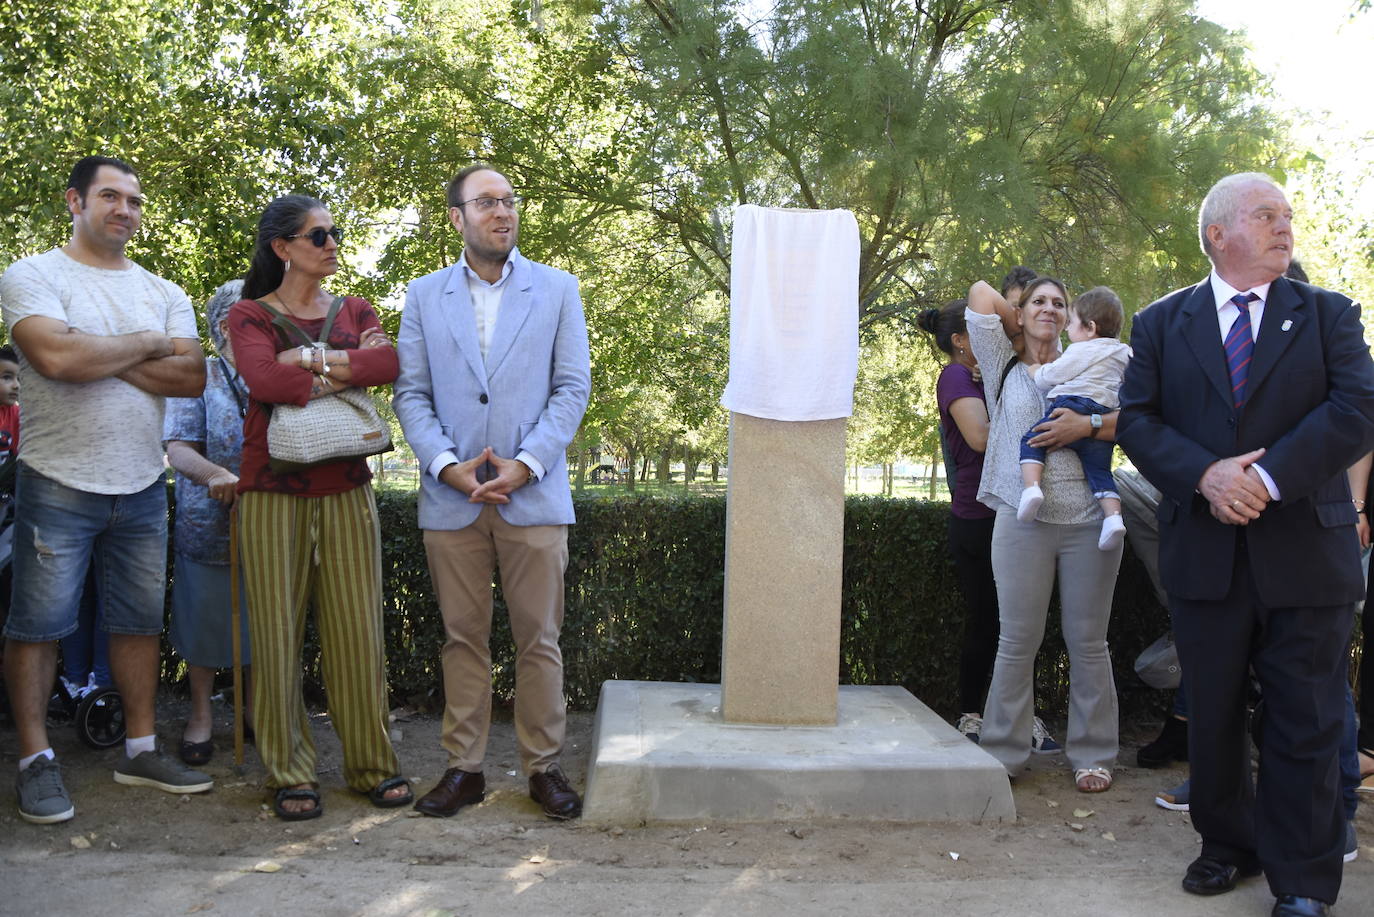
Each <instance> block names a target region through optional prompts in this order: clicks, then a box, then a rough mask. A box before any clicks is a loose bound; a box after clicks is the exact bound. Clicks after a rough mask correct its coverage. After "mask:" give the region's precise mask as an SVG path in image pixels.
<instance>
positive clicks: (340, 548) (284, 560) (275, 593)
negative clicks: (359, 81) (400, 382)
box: [229, 194, 413, 821]
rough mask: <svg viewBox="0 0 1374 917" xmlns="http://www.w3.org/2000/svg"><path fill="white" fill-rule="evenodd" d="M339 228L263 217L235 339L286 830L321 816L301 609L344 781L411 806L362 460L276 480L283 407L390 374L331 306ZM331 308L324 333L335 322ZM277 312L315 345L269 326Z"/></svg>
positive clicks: (379, 354)
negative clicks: (275, 432)
mask: <svg viewBox="0 0 1374 917" xmlns="http://www.w3.org/2000/svg"><path fill="white" fill-rule="evenodd" d="M342 237H343V233H342V232H341V231H340V230H339V228H338V227H337V226H335V225H334V219H333V217H331V216H330V215H329V211H328V210H326V209H325V207H324V205H323V204H321V203H320V202H319V201H317V200H315V199H314V198H311V197H306V196H305V195H301V194H289V195H286V196H285V197H279V198H277V199H276V200H274V201H272V203H270V204H268V205H267V209H266V210H265V211H264V212H263V215H262V219H261V220H259V222H258V234H257V243H256V246H255V248H254V251H253V262H252V265H251V267H249V269H248V274H247V276H246V277H244V280H243V297H244V298H243V299H241V300H239V301H238V302H237V303H235V304H234V307H233V308H232V309H231V310H230V311H229V337H230V340H231V341H232V343H233V349H234V354H235V355H236V356H237V358H238V368H239V372H240V373H241V374H242V375H243V378H244V381H246V382H247V383H248V390H249V393H250V399H249V407H248V416H247V418H246V419H245V420H244V425H243V462H242V466H241V469H240V471H239V483H238V494H239V518H240V522H241V524H242V525H241V534H242V537H241V544H242V548H243V568H244V580H245V583H246V585H247V587H248V588H247V591H248V608H249V625H250V631H251V633H252V638H253V670H254V682H255V683H254V688H255V691H254V694H253V714H254V717H253V719H254V725H255V726H256V729H257V746H258V754H259V755H260V757H261V758H262V762H263V766H264V767H266V769H267V786H268V788H269V789H270V790H272V791H274V793H275V799H274V803H273V807H274V809H275V810H276V812H277V815H278V816H280V817H281V818H282V819H285V820H288V821H299V820H301V819H306V818H314V817H316V816H317V815H319V814H320V813H321V812H322V811H323V808H322V803H321V801H320V794H319V792H318V790H317V786H318V784H317V781H316V775H315V744H314V741H313V740H312V738H311V735H310V720H309V718H308V716H307V715H306V711H305V703H304V701H303V700H302V696H301V658H300V657H301V646H302V643H303V641H304V637H305V614H306V609H307V608H313V609H314V613H315V621H316V624H317V625H318V627H319V633H320V653H321V656H322V663H323V665H322V669H323V672H324V682H325V691H326V692H327V694H328V697H329V713H330V719H331V720H332V722H333V725H334V729H335V731H336V732H337V733H338V735H339V741H340V742H341V743H342V745H343V758H344V769H343V776H344V780H345V781H346V782H347V783H348V785H349V786H350V787H351V788H352V789H354V790H355V791H357V792H359V793H364V794H366V795H367V797H368V798H369V799H371V800H372V803H373V804H374V805H377V806H383V807H390V806H403V805H406V804H407V803H409V802H410V801H411V799H412V796H413V794H412V791H411V788H410V784H409V783H408V782H407V781H406V779H405V778H404V777H401V776H399V772H400V763H399V762H398V761H397V759H396V752H395V750H394V749H393V748H392V746H391V738H390V731H389V729H388V725H387V692H386V659H385V655H384V647H383V641H382V568H381V533H380V530H379V529H378V523H377V504H376V501H375V499H374V498H373V494H372V484H371V480H372V473H371V472H370V471H369V470H368V467H367V461H366V459H362V458H349V459H342V460H339V461H335V462H328V463H326V464H321V465H314V466H311V467H308V468H305V469H303V470H299V471H285V472H277V471H273V470H272V468H271V466H270V465H269V463H268V458H269V457H268V452H267V423H268V418H269V415H270V413H271V410H272V406H273V405H274V404H280V405H286V404H294V405H305V404H307V403H308V402H310V401H311V400H313V399H315V398H328V397H332V396H333V395H334V394H335V393H337V392H338V391H340V390H342V389H345V388H349V387H360V388H362V387H368V386H373V385H385V384H386V383H389V382H392V381H394V380H395V379H396V375H397V372H398V370H399V363H398V361H397V357H396V349H395V348H394V347H393V346H392V345H391V341H390V340H388V339H387V336H386V333H385V332H384V331H382V328H381V323H380V322H379V321H378V319H377V313H376V312H374V311H373V310H372V306H371V305H370V304H368V302H367V300H364V299H359V298H358V297H356V296H348V297H335V296H333V295H331V294H330V293H326V292H325V291H324V289H323V288H322V287H321V282H322V281H323V280H324V279H325V278H326V277H329V276H330V275H332V274H333V273H334V272H335V271H337V270H338V267H339V262H338V250H339V242H340V241H341V239H342ZM336 299H340V300H341V302H340V303H339V304H338V306H337V314H336V315H335V317H334V320H333V322H332V323H331V324H330V325H329V328H327V329H326V328H325V325H326V321H327V318H328V316H329V315H330V314H331V313H333V312H334V310H335V301H336ZM277 316H282V317H284V318H285V319H287V320H289V321H290V322H292V323H293V324H295V325H296V327H297V328H299V329H300V330H301V331H302V332H303V333H304V335H305V337H306V339H307V340H310V341H317V342H319V343H317V344H316V345H315V346H313V347H302V346H298V342H297V341H295V340H288V339H287V336H286V334H285V332H284V331H283V330H282V329H280V328H278V327H277V326H275V325H273V319H274V318H275V317H277Z"/></svg>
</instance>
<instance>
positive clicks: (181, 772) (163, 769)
mask: <svg viewBox="0 0 1374 917" xmlns="http://www.w3.org/2000/svg"><path fill="white" fill-rule="evenodd" d="M114 778H115V783H123V784H126V785H128V786H151V787H155V788H157V789H159V790H162V791H163V792H164V793H204V792H205V791H206V790H208V789H210V788H211V787H213V786H214V785H215V781H214V780H213V779H211V778H210V777H208V776H207V775H205V774H202V773H201V772H200V771H193V770H191V769H190V768H189V767H187V766H186V765H184V764H182V763H181V762H180V761H178V760H176V759H175V758H170V757H168V756H167V755H164V754H163V753H162V749H161V748H159V749H157V750H156V751H145V752H143V753H141V754H138V755H135V756H134V757H132V758H127V757H126V758H122V759H121V760H120V762H119V764H118V766H116V767H115V772H114Z"/></svg>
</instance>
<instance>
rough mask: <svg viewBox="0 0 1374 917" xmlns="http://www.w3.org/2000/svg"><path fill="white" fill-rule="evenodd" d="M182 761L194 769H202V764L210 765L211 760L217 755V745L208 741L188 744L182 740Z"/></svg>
mask: <svg viewBox="0 0 1374 917" xmlns="http://www.w3.org/2000/svg"><path fill="white" fill-rule="evenodd" d="M180 754H181V760H183V761H185V762H186V763H187V764H189V765H191V766H192V767H200V766H201V765H202V764H208V763H210V758H211V757H213V756H214V754H215V743H214V742H212V741H210V740H209V739H206V740H205V741H204V742H188V741H186V740H185V739H182V740H181V749H180Z"/></svg>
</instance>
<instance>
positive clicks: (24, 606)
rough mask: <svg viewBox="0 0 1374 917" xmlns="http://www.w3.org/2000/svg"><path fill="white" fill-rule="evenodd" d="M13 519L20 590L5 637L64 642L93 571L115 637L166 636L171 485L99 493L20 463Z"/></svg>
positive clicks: (160, 483)
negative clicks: (118, 635) (168, 512)
mask: <svg viewBox="0 0 1374 917" xmlns="http://www.w3.org/2000/svg"><path fill="white" fill-rule="evenodd" d="M18 477H19V480H18V487H17V496H16V501H17V508H16V511H15V522H14V589H13V593H12V599H11V602H10V616H9V620H8V621H6V622H5V636H6V637H9V638H10V639H12V640H19V641H22V642H25V643H46V642H47V641H49V640H60V639H61V638H63V637H65V636H67V635H68V634H70V633H71V632H72V631H74V630H76V629H77V625H78V616H79V609H80V604H81V594H82V591H83V590H82V586H83V584H84V583H85V579H86V570H87V568H88V567H89V568H91V571H92V573H93V576H94V579H95V585H96V599H97V600H98V601H99V602H100V609H101V613H102V615H103V618H104V620H103V621H102V623H101V625H100V626H101V629H102V630H104V631H105V632H106V633H110V634H130V635H138V636H152V635H156V634H160V633H162V609H163V602H164V600H165V593H166V587H167V486H166V484H165V482H164V481H163V480H162V479H161V478H158V480H156V481H154V482H153V483H152V484H150V485H148V486H147V487H146V488H144V489H143V490H141V491H139V492H138V493H132V494H93V493H87V492H85V491H81V490H76V489H74V488H71V487H67V486H65V485H63V484H59V483H58V482H57V481H54V480H52V479H51V478H48V477H45V476H44V475H42V474H39V473H38V472H37V471H35V470H33V469H32V468H30V467H29V466H28V465H25V464H23V463H22V462H21V463H20V466H19V476H18Z"/></svg>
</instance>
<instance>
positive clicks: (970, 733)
mask: <svg viewBox="0 0 1374 917" xmlns="http://www.w3.org/2000/svg"><path fill="white" fill-rule="evenodd" d="M955 728H957V729H958V730H959V732H961V733H962V734H963V736H964V738H966V739H968V740H969V741H970V742H972V743H973V744H974V745H977V744H978V740H979V739H980V738H982V735H983V718H982V717H981V716H979V715H978V714H976V713H965V714H964V715H963V716H961V717H959V725H958V726H957V727H955Z"/></svg>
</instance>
